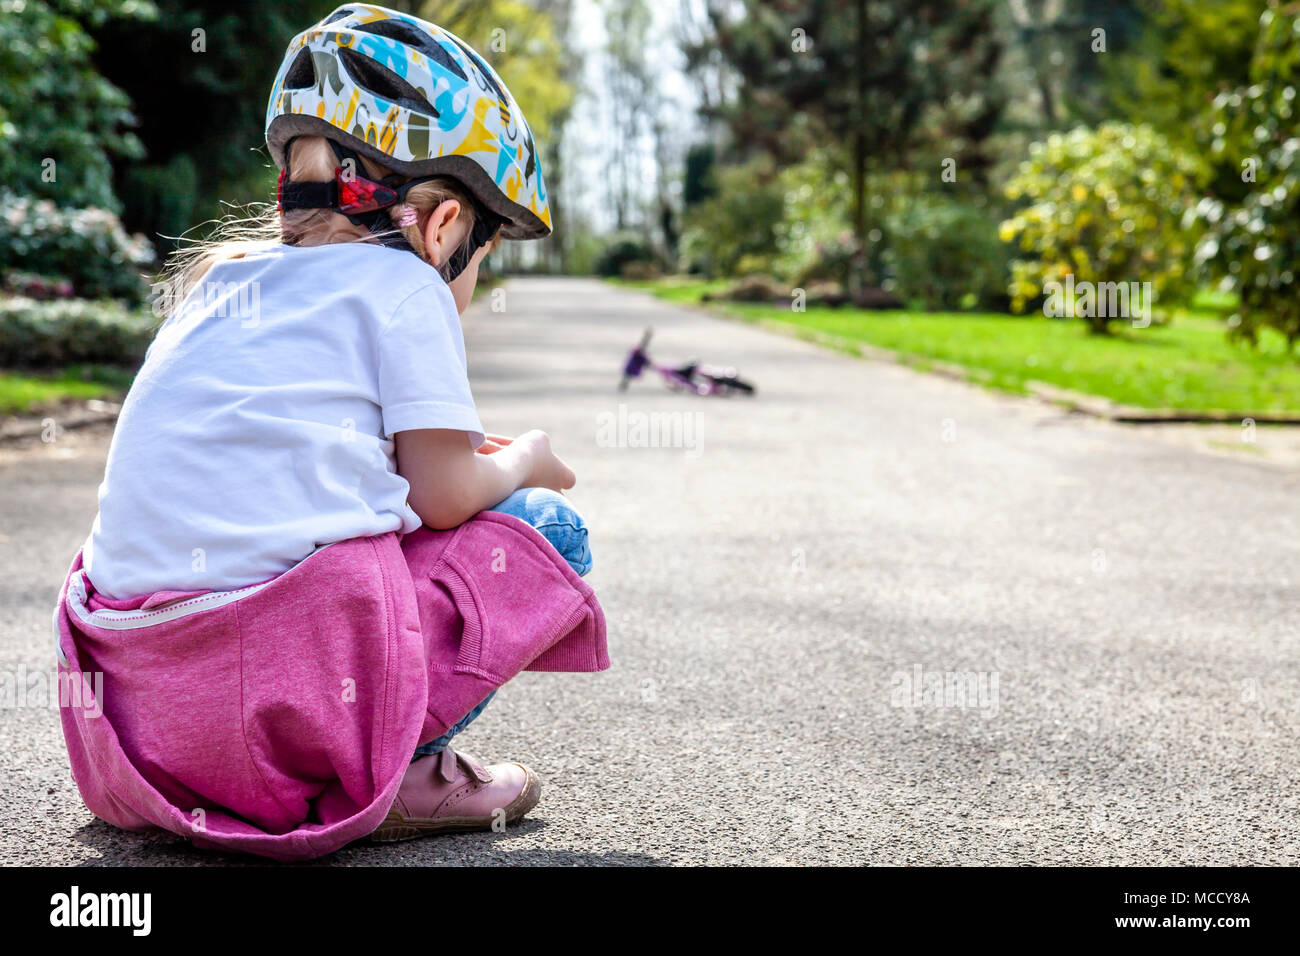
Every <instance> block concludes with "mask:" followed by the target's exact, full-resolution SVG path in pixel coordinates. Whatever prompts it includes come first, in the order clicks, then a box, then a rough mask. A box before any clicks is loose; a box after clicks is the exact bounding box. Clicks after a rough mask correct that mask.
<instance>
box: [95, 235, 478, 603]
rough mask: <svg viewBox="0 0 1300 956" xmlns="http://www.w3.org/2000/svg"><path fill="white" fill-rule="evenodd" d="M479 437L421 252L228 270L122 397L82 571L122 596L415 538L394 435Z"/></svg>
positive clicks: (344, 248) (450, 316)
mask: <svg viewBox="0 0 1300 956" xmlns="http://www.w3.org/2000/svg"><path fill="white" fill-rule="evenodd" d="M412 428H452V429H460V430H462V431H464V432H466V433H467V434H468V439H467V440H468V441H469V443H470V444H471V446H472V447H478V446H479V445H480V444H481V443H482V441H483V427H482V425H480V424H479V419H478V414H477V412H476V411H475V410H474V401H473V398H472V397H471V395H470V388H469V380H468V377H467V374H466V366H465V344H464V340H463V338H462V336H461V329H460V320H459V317H458V316H457V313H456V305H455V302H454V301H453V299H452V296H451V290H450V289H448V288H447V284H446V283H445V282H444V281H443V280H442V277H441V276H439V275H438V272H437V270H435V269H433V268H432V267H430V266H429V265H427V264H426V263H424V262H422V261H421V260H420V259H419V258H417V257H416V256H414V255H412V254H411V253H409V252H404V251H400V250H395V249H388V248H385V247H383V246H377V245H373V244H369V243H340V244H332V245H324V246H312V247H301V248H295V247H290V246H278V247H276V248H274V249H271V250H269V251H266V252H261V253H256V254H253V255H249V256H247V257H245V258H242V259H235V260H230V261H227V262H223V263H219V264H218V265H216V266H214V267H213V268H212V269H211V270H209V272H208V274H207V275H206V276H205V277H204V279H203V281H202V282H201V283H200V284H199V285H198V287H197V288H196V289H195V291H194V292H193V293H191V295H190V296H189V298H187V299H186V301H185V303H184V304H183V305H182V306H181V308H179V309H178V310H177V312H176V314H175V315H173V316H172V317H170V318H169V319H168V320H167V321H166V322H165V323H164V324H163V326H162V328H161V329H160V330H159V332H158V335H157V337H156V338H155V339H154V341H153V343H152V344H151V345H150V347H149V351H148V353H147V355H146V357H145V361H144V366H143V368H142V369H141V370H140V374H139V375H138V376H137V377H136V380H135V383H134V384H133V385H132V387H131V391H130V393H129V394H128V395H127V398H126V402H125V404H124V405H123V407H122V413H121V416H120V417H119V419H118V423H117V430H116V432H115V433H114V435H113V443H112V446H111V448H110V449H109V453H108V465H107V469H106V471H105V475H104V481H103V484H101V485H100V487H99V514H98V516H97V517H96V518H95V524H94V527H93V528H92V530H91V533H90V536H89V538H87V540H86V545H85V551H84V556H83V560H84V562H85V568H86V574H87V576H88V577H89V578H90V580H91V582H92V583H93V584H94V586H95V587H96V588H97V589H98V590H100V591H102V592H103V593H104V594H106V595H107V596H108V597H111V598H128V597H136V596H139V595H142V594H151V593H153V592H155V591H160V590H178V591H188V590H228V589H232V588H238V587H243V586H245V585H248V584H254V583H257V582H259V581H264V580H266V579H267V578H270V577H273V576H275V575H277V574H280V573H281V572H283V571H287V570H288V569H289V568H291V567H293V566H294V565H295V564H297V563H298V562H299V561H301V560H303V559H304V558H305V557H307V556H308V555H310V554H311V553H312V552H313V551H315V550H316V549H318V548H320V547H322V546H324V545H326V544H330V543H331V542H334V541H343V540H346V539H348V538H355V537H362V536H370V535H376V534H382V533H384V532H386V531H402V532H407V531H413V530H415V529H416V528H418V527H419V526H420V519H419V518H418V517H417V516H416V514H415V512H414V511H412V510H411V508H410V506H409V505H408V504H407V502H406V498H407V494H408V492H409V490H410V489H409V486H408V485H407V483H406V480H405V479H403V478H402V477H401V476H399V475H398V474H397V469H396V462H395V459H394V454H393V441H392V438H391V436H392V435H393V434H394V433H396V432H399V431H405V430H407V429H412Z"/></svg>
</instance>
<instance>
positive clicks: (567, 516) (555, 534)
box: [415, 488, 591, 757]
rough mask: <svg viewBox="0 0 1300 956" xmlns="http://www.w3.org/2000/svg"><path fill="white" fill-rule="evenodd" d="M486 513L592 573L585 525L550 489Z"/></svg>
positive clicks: (431, 747)
mask: <svg viewBox="0 0 1300 956" xmlns="http://www.w3.org/2000/svg"><path fill="white" fill-rule="evenodd" d="M488 510H489V511H499V512H501V513H502V514H506V515H514V516H515V517H516V518H520V519H522V520H524V521H527V522H528V523H529V524H530V525H532V526H533V527H534V528H536V529H537V530H538V531H540V532H541V534H542V537H543V538H545V539H546V540H547V541H549V542H550V543H551V547H553V548H555V550H556V551H558V552H559V553H560V557H562V558H564V560H565V561H567V562H568V563H569V567H571V568H573V570H574V571H576V572H577V573H578V574H586V573H587V572H588V571H590V570H591V548H590V547H589V545H588V543H587V523H586V522H585V521H583V520H582V515H580V514H578V512H577V511H576V510H574V507H573V505H571V504H569V500H568V499H567V498H565V497H564V495H562V494H560V493H559V492H558V491H552V490H551V489H550V488H520V489H519V490H518V491H516V492H515V493H514V494H512V495H511V496H510V497H509V498H507V499H506V500H505V501H503V502H501V503H500V504H498V505H493V506H492V507H491V508H489V509H488ZM494 696H496V691H493V692H492V693H491V694H488V695H487V697H485V698H483V700H482V701H481V702H480V703H479V705H478V706H477V707H475V708H474V709H473V710H471V711H470V712H469V713H468V714H466V715H465V716H464V717H462V718H461V719H460V720H458V721H457V722H456V723H455V724H454V725H453V726H452V727H451V729H450V730H448V731H447V732H446V733H445V734H443V735H442V736H441V737H439V738H437V739H436V740H433V741H430V742H429V743H427V744H424V745H422V746H420V747H416V748H415V756H416V757H423V756H426V755H428V754H436V753H442V751H443V750H445V749H446V748H447V745H448V744H449V743H451V738H452V737H455V736H456V735H457V734H458V733H460V732H461V731H462V730H464V729H465V728H466V727H468V726H469V725H470V724H471V723H473V722H474V718H476V717H477V716H478V715H479V714H481V713H483V708H484V707H486V706H487V705H488V701H490V700H491V699H492V698H493V697H494Z"/></svg>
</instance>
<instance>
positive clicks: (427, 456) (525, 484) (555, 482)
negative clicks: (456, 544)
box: [394, 428, 577, 529]
mask: <svg viewBox="0 0 1300 956" xmlns="http://www.w3.org/2000/svg"><path fill="white" fill-rule="evenodd" d="M394 438H395V441H396V443H397V473H398V474H399V475H401V476H402V477H403V478H405V479H406V483H407V484H409V485H410V486H411V493H410V495H409V496H408V497H407V501H408V502H409V504H410V505H411V508H412V509H413V510H414V511H415V513H416V514H417V515H419V516H420V520H421V521H423V522H424V523H425V524H427V525H428V526H429V527H431V528H436V529H445V528H454V527H456V526H457V525H459V524H462V523H464V522H465V521H468V520H469V519H470V518H472V517H473V516H474V515H476V514H478V513H479V512H480V511H482V510H483V509H484V508H490V507H491V506H492V505H494V504H496V503H497V502H499V501H501V500H502V499H504V498H506V497H508V496H509V495H510V494H511V492H513V491H516V490H517V489H519V488H531V487H538V488H552V489H554V490H556V491H563V490H564V489H565V488H572V487H573V485H574V482H575V481H576V480H577V479H576V478H575V477H574V474H573V471H572V470H571V469H570V468H569V466H568V465H566V464H565V463H564V462H562V461H560V459H559V458H557V457H555V453H554V452H552V451H551V440H550V438H548V437H547V435H546V433H545V432H540V431H530V432H524V434H522V435H520V436H519V437H518V438H516V439H514V440H513V441H511V442H509V443H508V444H505V445H501V446H500V447H499V448H496V449H494V450H493V451H492V453H491V454H479V453H477V452H476V451H475V450H474V449H473V448H470V447H469V442H467V441H466V440H465V432H463V431H455V430H452V429H447V428H419V429H414V430H411V431H402V432H398V433H397V434H396V435H395V436H394Z"/></svg>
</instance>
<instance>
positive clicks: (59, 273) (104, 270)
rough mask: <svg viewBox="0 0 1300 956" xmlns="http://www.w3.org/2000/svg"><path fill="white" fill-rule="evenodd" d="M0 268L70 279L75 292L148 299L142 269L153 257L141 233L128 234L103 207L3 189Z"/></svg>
mask: <svg viewBox="0 0 1300 956" xmlns="http://www.w3.org/2000/svg"><path fill="white" fill-rule="evenodd" d="M0 209H3V213H2V214H3V217H4V221H3V228H0V272H2V273H4V274H6V275H8V274H9V273H10V272H35V273H39V274H41V275H45V276H51V277H56V278H62V279H67V280H68V281H69V282H71V283H72V287H73V290H74V291H75V292H76V294H77V295H79V296H81V297H83V298H87V299H96V298H113V299H122V300H123V301H125V302H127V303H128V304H131V305H139V304H140V303H142V302H144V301H145V297H146V296H147V294H148V291H149V286H148V283H147V282H146V281H145V279H144V277H143V275H142V272H143V270H145V269H146V268H147V267H148V266H149V265H150V264H152V262H153V259H154V253H153V248H152V246H150V244H149V242H148V240H147V239H145V238H144V237H143V236H129V235H127V233H126V231H125V230H124V229H123V228H122V224H121V222H119V221H118V218H117V216H115V215H113V213H111V212H108V211H107V210H104V209H59V208H57V207H56V206H55V205H54V203H52V202H50V201H49V200H48V199H32V198H31V197H28V196H17V195H14V194H13V193H9V192H0Z"/></svg>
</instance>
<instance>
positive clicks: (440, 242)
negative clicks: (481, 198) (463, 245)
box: [424, 199, 463, 266]
mask: <svg viewBox="0 0 1300 956" xmlns="http://www.w3.org/2000/svg"><path fill="white" fill-rule="evenodd" d="M459 217H460V203H458V202H457V201H456V200H454V199H444V200H443V201H442V202H440V203H439V204H438V205H437V206H436V207H435V208H434V210H433V213H432V214H431V215H430V216H429V221H428V222H426V223H425V224H424V248H425V251H426V252H427V253H428V256H429V262H430V264H431V265H434V266H440V265H442V264H443V263H444V262H446V261H447V258H448V257H449V256H450V255H451V254H452V252H453V251H454V250H455V249H456V247H457V246H459V245H460V240H461V239H462V238H463V237H462V236H460V235H459V234H458V231H457V225H456V222H457V219H458V218H459Z"/></svg>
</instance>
